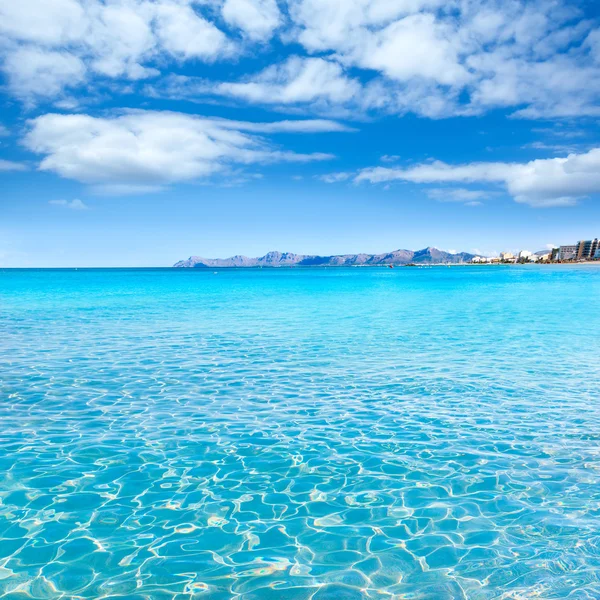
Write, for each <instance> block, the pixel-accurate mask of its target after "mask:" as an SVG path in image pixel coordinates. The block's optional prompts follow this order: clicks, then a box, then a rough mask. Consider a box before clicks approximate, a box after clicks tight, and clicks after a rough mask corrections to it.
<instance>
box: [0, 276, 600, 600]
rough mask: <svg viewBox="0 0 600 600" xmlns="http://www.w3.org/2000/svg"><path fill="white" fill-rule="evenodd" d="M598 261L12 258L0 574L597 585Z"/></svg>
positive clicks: (4, 323)
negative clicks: (296, 263) (293, 265)
mask: <svg viewBox="0 0 600 600" xmlns="http://www.w3.org/2000/svg"><path fill="white" fill-rule="evenodd" d="M599 334H600V268H596V267H595V266H589V267H564V266H557V267H522V268H521V267H452V268H445V267H438V268H424V269H416V268H414V269H411V268H404V269H394V270H391V269H375V268H373V269H298V270H290V269H285V270H267V269H264V270H220V271H218V272H217V274H215V272H214V271H212V270H210V271H204V270H189V271H188V270H83V271H82V270H79V271H4V272H0V424H1V428H0V500H1V504H0V596H2V597H3V598H10V599H13V598H14V599H18V598H23V599H27V598H127V599H134V600H135V599H141V598H151V599H155V598H156V599H163V598H164V599H171V598H174V599H184V598H195V597H198V598H207V599H208V598H210V599H228V598H243V599H244V600H251V599H265V600H270V599H285V600H288V599H290V600H296V599H298V600H300V599H309V598H313V599H314V600H325V599H330V600H346V599H354V598H398V599H400V598H403V599H436V600H437V599H441V600H444V599H457V598H469V599H474V600H479V599H486V600H487V599H492V598H506V599H509V598H510V599H515V600H517V599H530V598H544V599H548V598H567V597H568V598H573V599H580V598H581V599H582V598H599V597H600V482H599V477H600V444H599V442H600V405H599V403H598V389H599V385H600V335H599Z"/></svg>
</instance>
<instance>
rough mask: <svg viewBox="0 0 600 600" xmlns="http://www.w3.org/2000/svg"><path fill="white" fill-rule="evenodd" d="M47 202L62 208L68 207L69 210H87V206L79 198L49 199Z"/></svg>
mask: <svg viewBox="0 0 600 600" xmlns="http://www.w3.org/2000/svg"><path fill="white" fill-rule="evenodd" d="M48 204H52V205H53V206H62V207H63V208H69V209H71V210H87V209H88V208H89V206H88V205H87V204H85V203H84V202H83V201H81V200H79V198H75V199H74V200H50V201H49V202H48Z"/></svg>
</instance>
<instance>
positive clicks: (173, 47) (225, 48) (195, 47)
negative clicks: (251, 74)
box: [156, 2, 233, 61]
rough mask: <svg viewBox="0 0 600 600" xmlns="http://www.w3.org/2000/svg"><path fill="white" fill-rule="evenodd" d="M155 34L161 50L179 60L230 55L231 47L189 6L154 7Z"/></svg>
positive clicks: (224, 37) (165, 3)
mask: <svg viewBox="0 0 600 600" xmlns="http://www.w3.org/2000/svg"><path fill="white" fill-rule="evenodd" d="M156 16H157V19H156V32H157V35H158V40H159V41H160V42H161V44H162V47H163V48H164V49H165V50H167V51H168V52H170V53H171V54H173V55H175V56H178V57H180V58H183V59H188V58H201V59H205V60H209V61H210V60H214V59H215V58H217V57H218V56H224V55H229V54H232V53H233V45H232V44H231V43H230V42H229V41H228V40H227V37H226V36H225V34H224V33H223V32H222V31H221V30H219V29H218V28H217V27H216V26H215V25H214V24H213V23H210V22H209V21H207V20H206V19H204V18H202V17H200V16H199V15H198V14H196V12H195V11H194V10H193V8H192V7H191V6H185V5H183V4H181V3H173V2H160V3H158V4H157V5H156Z"/></svg>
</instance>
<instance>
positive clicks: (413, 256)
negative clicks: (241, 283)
mask: <svg viewBox="0 0 600 600" xmlns="http://www.w3.org/2000/svg"><path fill="white" fill-rule="evenodd" d="M474 256H475V255H474V254H469V253H468V252H459V253H457V254H451V253H450V252H444V251H443V250H438V249H437V248H431V247H430V248H425V249H423V250H417V251H416V252H415V251H413V250H395V251H394V252H388V253H387V254H341V255H338V256H315V255H310V254H293V253H291V252H269V253H268V254H265V255H264V256H261V257H260V258H248V257H247V256H240V255H238V256H232V257H231V258H202V257H200V256H190V257H189V258H188V259H187V260H180V261H179V262H177V263H175V264H174V265H173V266H174V267H184V268H196V269H198V268H206V269H210V268H214V267H353V266H377V265H398V266H400V265H407V264H411V263H415V264H427V265H433V264H440V263H464V262H469V261H470V260H471V259H472V258H473V257H474Z"/></svg>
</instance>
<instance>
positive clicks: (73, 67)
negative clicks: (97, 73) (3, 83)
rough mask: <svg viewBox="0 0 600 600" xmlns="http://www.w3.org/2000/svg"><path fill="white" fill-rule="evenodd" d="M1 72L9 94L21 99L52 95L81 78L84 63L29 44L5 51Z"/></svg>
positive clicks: (66, 53) (77, 83) (79, 82)
mask: <svg viewBox="0 0 600 600" xmlns="http://www.w3.org/2000/svg"><path fill="white" fill-rule="evenodd" d="M4 71H5V73H6V75H7V77H8V82H9V85H10V88H11V89H12V91H13V93H14V94H15V95H16V96H18V97H20V98H23V99H31V98H33V97H39V96H55V95H58V94H59V93H60V92H61V91H62V90H63V89H64V88H65V87H67V86H76V85H79V84H81V83H82V82H83V81H84V79H85V66H84V64H83V62H82V61H81V60H80V59H79V58H77V57H76V56H73V55H72V54H69V53H68V52H49V51H44V50H40V49H39V48H35V47H29V46H25V47H21V48H19V49H17V50H15V51H14V52H12V53H11V54H9V56H8V57H7V59H6V61H5V63H4Z"/></svg>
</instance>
